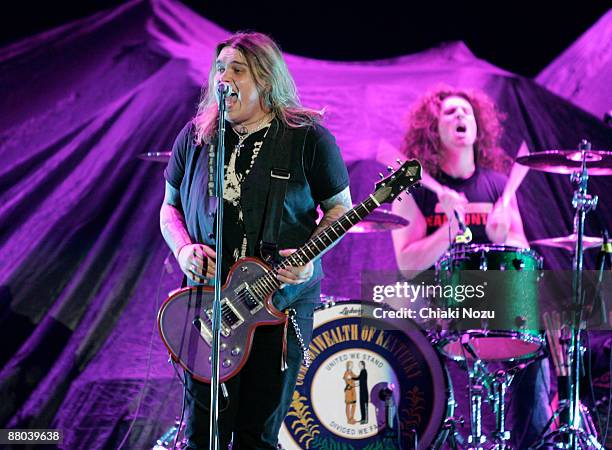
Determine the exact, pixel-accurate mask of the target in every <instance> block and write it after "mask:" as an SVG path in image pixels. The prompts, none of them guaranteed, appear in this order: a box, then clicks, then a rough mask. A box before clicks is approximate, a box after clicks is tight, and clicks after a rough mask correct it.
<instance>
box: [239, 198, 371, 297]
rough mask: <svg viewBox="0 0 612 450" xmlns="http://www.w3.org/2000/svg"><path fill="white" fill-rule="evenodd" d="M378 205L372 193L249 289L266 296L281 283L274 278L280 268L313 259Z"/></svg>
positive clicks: (301, 263) (299, 264)
mask: <svg viewBox="0 0 612 450" xmlns="http://www.w3.org/2000/svg"><path fill="white" fill-rule="evenodd" d="M379 206H380V203H378V201H377V200H376V199H375V198H374V196H373V195H370V196H369V197H368V198H367V199H365V200H364V201H363V202H361V203H359V204H358V205H357V206H355V207H354V208H352V209H350V210H349V211H347V212H346V213H345V214H344V215H343V216H342V217H340V218H339V219H338V220H336V221H335V222H334V223H332V224H331V225H329V226H328V227H327V228H325V229H324V230H323V231H322V232H320V233H319V234H317V235H316V236H313V237H312V238H310V239H309V240H308V242H306V243H305V244H304V245H302V246H301V247H300V248H299V249H297V250H296V251H295V252H294V253H292V254H291V255H289V256H288V257H287V258H285V259H284V260H283V261H282V262H281V263H279V264H278V265H276V266H274V267H273V268H272V270H271V271H269V272H268V273H266V274H265V275H262V276H261V277H260V278H259V279H258V280H257V281H255V282H254V283H253V284H252V285H251V289H253V290H254V291H255V293H257V294H258V295H259V296H260V297H261V298H262V299H263V298H266V297H267V296H268V295H270V294H272V293H273V292H274V291H276V290H277V289H278V288H279V287H280V285H281V282H280V281H278V280H277V278H276V275H277V274H278V271H279V270H280V269H285V268H287V267H288V266H304V265H306V264H308V263H309V262H310V261H313V260H315V259H316V258H317V257H318V256H320V255H321V254H322V253H324V252H325V251H326V250H327V249H328V248H330V247H331V246H332V245H333V244H334V243H335V242H336V241H337V240H338V239H340V238H341V237H342V236H344V235H345V234H346V232H347V231H348V230H350V229H351V228H352V227H353V226H354V225H356V224H357V223H359V222H360V221H361V220H363V219H364V218H365V217H367V216H368V214H370V213H371V212H372V211H374V210H375V209H376V208H378V207H379Z"/></svg>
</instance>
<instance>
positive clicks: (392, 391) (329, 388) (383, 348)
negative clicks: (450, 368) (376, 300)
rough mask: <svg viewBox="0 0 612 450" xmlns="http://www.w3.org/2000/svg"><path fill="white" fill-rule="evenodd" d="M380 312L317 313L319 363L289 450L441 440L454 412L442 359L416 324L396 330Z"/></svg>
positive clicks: (291, 417) (343, 308)
mask: <svg viewBox="0 0 612 450" xmlns="http://www.w3.org/2000/svg"><path fill="white" fill-rule="evenodd" d="M376 306H377V307H380V305H376ZM372 307H373V304H368V303H358V302H347V303H341V304H337V305H333V306H331V307H326V308H322V309H319V310H317V311H316V313H315V323H314V327H315V328H314V331H313V336H312V340H311V343H310V346H309V350H310V353H311V359H312V364H311V366H310V367H309V368H308V369H306V368H305V367H303V366H302V368H301V369H300V372H299V374H298V380H297V385H296V389H295V392H294V393H293V399H292V403H291V406H290V409H289V412H288V414H287V417H286V418H285V421H284V424H283V426H282V428H281V432H280V436H279V442H280V444H281V446H282V448H284V449H296V450H297V449H307V450H310V449H343V450H351V449H368V450H374V449H381V450H382V449H393V448H405V446H404V443H408V442H412V440H413V439H414V434H415V433H416V435H417V437H418V439H419V442H420V443H421V445H425V446H428V445H429V444H430V443H432V442H434V441H435V439H436V438H437V437H438V432H439V430H440V428H441V425H442V423H443V421H444V418H445V417H446V415H447V409H448V405H449V402H448V398H449V397H448V392H449V391H448V381H447V377H446V376H445V371H444V368H443V366H442V364H441V362H440V357H439V356H438V355H437V353H436V351H435V350H434V349H433V347H432V346H431V344H430V343H429V341H428V340H427V338H426V337H425V336H424V334H423V332H422V331H421V330H420V329H419V328H418V326H417V325H416V324H414V323H413V322H410V321H406V327H403V326H402V329H399V328H397V327H393V326H391V324H388V323H383V322H382V321H381V320H380V319H373V318H372V316H371V315H370V314H368V308H372ZM451 403H452V402H451Z"/></svg>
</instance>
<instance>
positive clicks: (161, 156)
mask: <svg viewBox="0 0 612 450" xmlns="http://www.w3.org/2000/svg"><path fill="white" fill-rule="evenodd" d="M171 155H172V152H146V153H141V154H140V155H138V159H142V160H143V161H151V162H163V163H167V162H168V161H170V156H171Z"/></svg>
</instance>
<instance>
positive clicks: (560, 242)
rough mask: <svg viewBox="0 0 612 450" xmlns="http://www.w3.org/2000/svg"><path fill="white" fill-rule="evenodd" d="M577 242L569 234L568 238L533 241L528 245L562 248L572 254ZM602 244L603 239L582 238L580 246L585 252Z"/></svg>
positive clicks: (574, 237)
mask: <svg viewBox="0 0 612 450" xmlns="http://www.w3.org/2000/svg"><path fill="white" fill-rule="evenodd" d="M577 240H578V236H577V235H576V234H570V235H569V236H562V237H556V238H545V239H537V240H535V241H530V242H529V243H530V244H532V245H542V246H544V247H556V248H562V249H565V250H567V251H568V252H573V251H574V250H576V241H577ZM602 243H603V239H602V238H600V237H594V236H584V237H583V238H582V246H583V248H584V249H585V250H588V249H590V248H595V247H600V246H601V244H602Z"/></svg>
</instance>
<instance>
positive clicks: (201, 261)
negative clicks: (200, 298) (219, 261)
mask: <svg viewBox="0 0 612 450" xmlns="http://www.w3.org/2000/svg"><path fill="white" fill-rule="evenodd" d="M216 256H217V255H216V253H215V251H214V250H213V249H212V248H210V247H208V246H207V245H203V244H189V245H185V246H184V247H182V248H181V249H180V250H179V251H178V254H177V255H176V259H177V261H178V264H179V266H180V268H181V270H182V271H183V273H184V274H185V275H187V278H189V279H190V280H192V281H195V282H196V283H203V282H204V278H214V276H215V260H216Z"/></svg>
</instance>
